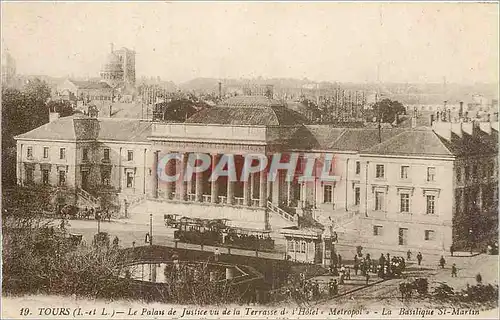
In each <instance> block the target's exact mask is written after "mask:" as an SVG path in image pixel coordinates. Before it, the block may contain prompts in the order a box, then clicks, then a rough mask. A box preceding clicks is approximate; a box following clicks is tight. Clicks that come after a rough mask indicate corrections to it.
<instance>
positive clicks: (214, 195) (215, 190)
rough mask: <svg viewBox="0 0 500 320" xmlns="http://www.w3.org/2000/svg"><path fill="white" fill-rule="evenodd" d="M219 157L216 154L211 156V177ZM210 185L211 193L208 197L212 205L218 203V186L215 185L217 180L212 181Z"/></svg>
mask: <svg viewBox="0 0 500 320" xmlns="http://www.w3.org/2000/svg"><path fill="white" fill-rule="evenodd" d="M219 159H220V157H219V155H218V154H213V155H212V175H213V174H214V171H215V167H216V165H217V163H218V162H219ZM211 184H212V190H211V193H210V196H211V198H212V199H211V202H212V203H217V202H219V184H218V183H217V180H213V181H212V182H211Z"/></svg>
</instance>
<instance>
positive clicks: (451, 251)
mask: <svg viewBox="0 0 500 320" xmlns="http://www.w3.org/2000/svg"><path fill="white" fill-rule="evenodd" d="M454 252H455V248H454V247H453V245H451V246H450V253H451V256H452V257H453V253H454Z"/></svg>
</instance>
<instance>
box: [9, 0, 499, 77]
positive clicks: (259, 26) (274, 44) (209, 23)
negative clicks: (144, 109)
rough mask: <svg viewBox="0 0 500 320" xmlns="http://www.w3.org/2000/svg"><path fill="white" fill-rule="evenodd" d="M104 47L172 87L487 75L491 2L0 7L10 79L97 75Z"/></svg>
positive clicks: (494, 27)
mask: <svg viewBox="0 0 500 320" xmlns="http://www.w3.org/2000/svg"><path fill="white" fill-rule="evenodd" d="M111 42H113V43H114V44H115V48H116V47H122V46H125V47H129V48H133V49H135V50H136V51H137V57H136V59H137V75H138V76H139V77H140V76H143V75H144V76H161V77H162V78H163V79H169V80H173V81H176V82H179V81H186V80H189V79H192V78H195V77H214V78H239V77H258V76H262V77H294V78H304V77H307V78H309V79H312V80H327V81H352V82H365V81H376V80H377V74H378V75H379V78H380V80H381V81H387V82H442V81H443V79H444V77H446V80H447V81H448V82H457V83H470V82H495V81H496V79H497V78H498V45H499V44H498V6H497V5H496V4H472V3H462V4H457V3H444V4H436V3H427V4H420V3H407V4H395V3H391V4H389V3H364V4H359V3H246V4H243V3H236V2H233V3H160V2H155V3H130V2H129V3H103V2H101V3H49V2H47V3H34V2H31V3H5V2H3V3H2V45H6V46H7V47H8V49H9V51H10V53H11V54H12V55H13V57H14V58H15V59H16V62H17V69H18V72H19V73H24V74H47V75H52V76H65V75H71V74H73V75H75V76H86V75H89V76H97V75H98V73H99V69H100V67H101V64H102V62H103V61H104V59H105V57H106V55H107V54H108V52H109V48H110V45H109V44H110V43H111ZM377 70H379V72H377Z"/></svg>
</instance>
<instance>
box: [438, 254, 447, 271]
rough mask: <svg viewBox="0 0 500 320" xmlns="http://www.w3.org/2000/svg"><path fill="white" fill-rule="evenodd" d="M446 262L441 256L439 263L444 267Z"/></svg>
mask: <svg viewBox="0 0 500 320" xmlns="http://www.w3.org/2000/svg"><path fill="white" fill-rule="evenodd" d="M445 264H446V260H444V257H443V256H441V259H439V265H440V266H441V269H444V265H445Z"/></svg>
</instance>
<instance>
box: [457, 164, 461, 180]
mask: <svg viewBox="0 0 500 320" xmlns="http://www.w3.org/2000/svg"><path fill="white" fill-rule="evenodd" d="M457 182H462V168H460V167H458V168H457Z"/></svg>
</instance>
